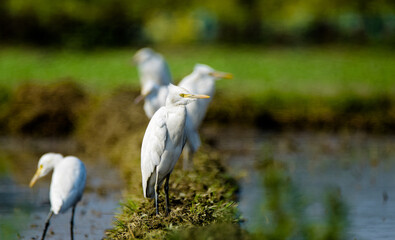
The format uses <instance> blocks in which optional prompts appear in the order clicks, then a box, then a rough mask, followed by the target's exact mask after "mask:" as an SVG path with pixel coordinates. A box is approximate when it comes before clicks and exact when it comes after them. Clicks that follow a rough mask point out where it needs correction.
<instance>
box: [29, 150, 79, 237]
mask: <svg viewBox="0 0 395 240" xmlns="http://www.w3.org/2000/svg"><path fill="white" fill-rule="evenodd" d="M52 169H53V174H52V181H51V187H50V192H49V199H50V202H51V210H50V212H49V214H48V217H47V219H46V221H45V227H44V231H43V235H42V237H41V239H44V238H45V234H46V232H47V230H48V226H49V221H50V219H51V217H52V215H53V214H58V213H64V212H66V211H67V210H68V209H69V208H70V207H72V212H71V220H70V234H71V239H74V234H73V225H74V212H75V207H76V205H77V203H78V202H79V201H80V200H81V197H82V193H83V191H84V188H85V183H86V170H85V166H84V164H83V163H82V162H81V160H79V159H78V158H76V157H74V156H67V157H63V156H62V155H61V154H57V153H46V154H44V155H43V156H42V157H41V158H40V160H39V162H38V168H37V171H36V173H35V174H34V176H33V178H32V180H31V181H30V187H33V185H34V183H35V182H36V181H37V180H38V179H39V178H41V177H44V176H45V175H47V174H48V173H49V172H50V171H51V170H52Z"/></svg>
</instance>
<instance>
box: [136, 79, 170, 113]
mask: <svg viewBox="0 0 395 240" xmlns="http://www.w3.org/2000/svg"><path fill="white" fill-rule="evenodd" d="M168 93H169V85H158V84H156V83H154V82H148V83H147V84H145V85H144V86H143V88H142V90H141V95H140V96H139V97H137V98H136V100H135V102H136V103H138V102H139V101H140V100H141V99H144V112H145V115H147V117H148V118H152V116H153V115H154V113H155V112H156V111H157V110H158V109H159V108H161V107H163V106H165V104H166V98H167V95H168Z"/></svg>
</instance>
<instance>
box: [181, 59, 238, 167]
mask: <svg viewBox="0 0 395 240" xmlns="http://www.w3.org/2000/svg"><path fill="white" fill-rule="evenodd" d="M231 78H233V75H232V74H230V73H225V72H219V71H215V70H214V69H213V68H211V67H209V66H207V65H204V64H196V65H195V68H194V70H193V72H192V73H191V74H189V75H188V76H186V77H185V78H183V79H182V80H181V82H180V83H179V84H178V86H180V87H183V88H185V89H188V90H189V91H191V92H193V93H196V94H204V95H209V96H211V97H212V96H214V93H215V82H216V80H219V79H231ZM211 99H212V98H211ZM211 99H210V100H208V101H196V102H193V103H191V104H189V105H188V106H187V111H188V116H189V117H190V119H191V121H192V123H193V128H194V130H193V129H191V130H190V131H196V132H197V131H198V129H199V127H200V124H201V123H202V121H203V119H204V116H205V115H206V112H207V108H208V106H209V104H210V102H211ZM196 150H197V148H196V144H193V142H191V141H189V139H188V142H187V144H186V146H185V148H184V161H183V167H184V169H185V170H188V169H191V168H192V164H193V162H192V158H193V154H194V153H195V152H196Z"/></svg>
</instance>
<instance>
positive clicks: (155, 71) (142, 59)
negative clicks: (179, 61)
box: [133, 48, 172, 87]
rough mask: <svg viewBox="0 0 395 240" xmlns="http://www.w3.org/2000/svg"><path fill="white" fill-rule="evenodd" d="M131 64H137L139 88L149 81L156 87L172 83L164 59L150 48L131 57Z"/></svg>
mask: <svg viewBox="0 0 395 240" xmlns="http://www.w3.org/2000/svg"><path fill="white" fill-rule="evenodd" d="M133 62H134V63H135V64H137V68H138V72H139V76H140V85H141V87H144V85H145V84H146V83H147V82H151V81H152V82H154V83H156V84H158V85H168V84H169V83H171V82H172V80H171V74H170V70H169V67H168V65H167V63H166V61H165V59H164V58H163V57H162V55H161V54H159V53H157V52H155V51H154V50H152V49H151V48H142V49H140V50H139V51H137V52H136V54H135V55H134V56H133Z"/></svg>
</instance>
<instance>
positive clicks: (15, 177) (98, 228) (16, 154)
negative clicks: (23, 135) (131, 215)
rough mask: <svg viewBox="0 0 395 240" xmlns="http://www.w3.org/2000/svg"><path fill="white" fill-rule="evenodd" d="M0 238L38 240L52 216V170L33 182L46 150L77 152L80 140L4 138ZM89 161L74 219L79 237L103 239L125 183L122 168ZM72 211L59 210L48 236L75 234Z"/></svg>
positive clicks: (1, 160)
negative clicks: (40, 159)
mask: <svg viewBox="0 0 395 240" xmlns="http://www.w3.org/2000/svg"><path fill="white" fill-rule="evenodd" d="M0 146H1V147H0V157H1V159H0V163H1V166H0V170H1V171H0V214H1V215H0V216H1V218H0V224H1V226H0V239H17V238H18V239H39V238H40V237H41V234H42V230H43V227H44V222H45V219H46V217H47V215H48V212H49V209H50V204H49V197H48V191H49V184H50V179H51V176H50V175H48V176H46V177H44V178H42V179H40V180H38V181H37V183H36V185H35V186H34V188H33V189H30V188H29V187H28V184H29V181H30V179H31V177H32V176H33V174H34V172H35V170H36V166H37V162H38V159H39V157H40V156H41V154H42V153H45V152H49V151H53V152H60V153H64V154H65V155H71V154H75V152H78V146H77V145H76V144H75V142H73V141H71V140H67V139H16V138H1V139H0ZM79 157H80V158H81V160H83V161H84V163H85V165H86V168H87V172H88V178H87V185H86V189H85V192H84V196H83V198H82V200H81V202H80V203H78V205H77V208H76V213H75V219H74V236H75V239H101V238H103V237H104V232H105V230H106V229H109V228H111V224H112V221H113V216H114V214H115V213H116V212H117V208H118V206H119V204H118V203H119V201H120V200H121V189H122V187H123V182H122V181H121V179H120V177H119V172H118V170H117V169H115V168H114V167H112V166H110V165H109V164H108V162H107V161H106V160H105V159H102V158H97V159H87V158H84V157H83V156H79ZM70 217H71V211H70V210H68V211H67V212H66V213H64V214H59V215H54V216H53V217H52V219H51V224H50V227H49V229H48V233H47V238H46V239H69V238H70V227H69V226H70V225H69V222H70Z"/></svg>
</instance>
